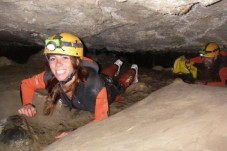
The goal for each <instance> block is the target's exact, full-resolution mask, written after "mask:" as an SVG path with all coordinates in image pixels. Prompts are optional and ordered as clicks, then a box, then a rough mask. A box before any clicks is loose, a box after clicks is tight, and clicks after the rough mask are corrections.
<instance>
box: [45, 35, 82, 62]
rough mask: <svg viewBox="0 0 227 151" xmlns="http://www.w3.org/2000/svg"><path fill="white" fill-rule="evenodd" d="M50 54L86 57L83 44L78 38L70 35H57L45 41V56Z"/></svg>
mask: <svg viewBox="0 0 227 151" xmlns="http://www.w3.org/2000/svg"><path fill="white" fill-rule="evenodd" d="M48 54H62V55H69V56H75V57H80V58H82V57H83V55H84V49H83V44H82V42H81V40H80V39H79V38H78V37H76V36H74V35H72V34H70V33H60V34H55V35H53V36H50V37H48V38H47V39H46V40H45V49H44V55H48Z"/></svg>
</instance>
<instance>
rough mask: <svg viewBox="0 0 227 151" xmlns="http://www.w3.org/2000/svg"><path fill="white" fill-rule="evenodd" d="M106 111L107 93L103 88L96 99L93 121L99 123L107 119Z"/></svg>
mask: <svg viewBox="0 0 227 151" xmlns="http://www.w3.org/2000/svg"><path fill="white" fill-rule="evenodd" d="M108 109H109V107H108V99H107V91H106V87H104V88H102V90H101V91H100V92H99V93H98V95H97V97H96V105H95V113H94V114H95V115H94V116H95V119H94V121H99V120H102V119H105V118H107V117H108Z"/></svg>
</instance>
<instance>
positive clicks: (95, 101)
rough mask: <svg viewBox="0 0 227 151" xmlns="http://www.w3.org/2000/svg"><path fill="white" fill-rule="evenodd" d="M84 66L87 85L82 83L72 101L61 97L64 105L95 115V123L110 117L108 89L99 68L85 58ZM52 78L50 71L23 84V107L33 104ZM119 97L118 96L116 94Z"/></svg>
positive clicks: (25, 80)
mask: <svg viewBox="0 0 227 151" xmlns="http://www.w3.org/2000/svg"><path fill="white" fill-rule="evenodd" d="M82 65H83V66H85V67H86V68H87V69H88V71H89V76H88V78H87V81H86V82H85V83H80V84H79V85H78V87H77V89H76V91H75V92H74V96H73V97H72V99H71V100H70V99H69V98H68V97H67V95H66V94H65V93H62V94H61V95H60V99H61V101H62V103H64V104H66V105H67V106H69V107H70V108H77V109H81V110H86V111H90V112H92V113H94V118H95V119H94V121H98V120H101V119H104V118H107V117H108V109H109V104H108V96H107V89H106V86H105V83H104V80H103V78H102V76H100V74H99V73H98V66H97V64H96V63H94V62H91V61H90V60H89V59H87V58H83V60H82ZM51 77H52V73H51V72H50V71H44V72H42V73H39V74H37V75H34V76H33V77H31V78H28V79H24V80H23V81H22V83H21V95H22V101H23V105H26V104H29V103H32V100H33V95H34V92H35V90H38V89H45V87H46V85H47V81H48V80H49V79H50V78H51ZM116 95H117V94H116Z"/></svg>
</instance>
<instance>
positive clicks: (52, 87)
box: [44, 56, 89, 115]
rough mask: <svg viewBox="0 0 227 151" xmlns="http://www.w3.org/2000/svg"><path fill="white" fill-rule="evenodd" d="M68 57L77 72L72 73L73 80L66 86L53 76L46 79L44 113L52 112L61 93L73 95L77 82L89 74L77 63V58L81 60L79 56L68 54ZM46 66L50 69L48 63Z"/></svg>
mask: <svg viewBox="0 0 227 151" xmlns="http://www.w3.org/2000/svg"><path fill="white" fill-rule="evenodd" d="M70 59H71V62H72V65H73V68H74V69H75V70H76V71H77V73H76V74H75V75H74V76H75V80H74V82H73V83H72V84H70V85H69V86H68V87H65V86H64V85H62V84H60V82H59V81H58V80H57V79H56V78H55V77H54V76H53V77H52V78H51V79H50V80H48V81H47V86H46V89H47V91H48V96H47V99H46V103H45V105H44V115H50V114H52V113H53V111H54V108H55V106H56V104H57V102H58V101H59V99H60V94H61V93H66V94H71V95H74V92H75V90H76V88H77V86H78V84H79V83H80V82H85V81H86V80H87V77H88V74H89V73H88V70H87V68H85V67H83V66H80V65H77V62H78V60H79V62H81V60H80V58H78V57H73V56H70ZM47 67H48V70H50V67H49V65H48V66H47ZM62 91H64V92H62ZM68 97H69V98H71V96H68Z"/></svg>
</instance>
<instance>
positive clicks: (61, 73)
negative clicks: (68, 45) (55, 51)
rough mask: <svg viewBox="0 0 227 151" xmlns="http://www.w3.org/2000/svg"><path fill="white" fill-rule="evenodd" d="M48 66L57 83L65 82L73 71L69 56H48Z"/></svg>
mask: <svg viewBox="0 0 227 151" xmlns="http://www.w3.org/2000/svg"><path fill="white" fill-rule="evenodd" d="M49 66H50V69H51V71H52V73H53V74H54V76H55V77H56V79H57V80H58V81H64V80H66V79H67V78H68V77H69V76H70V75H71V73H72V72H73V71H74V68H73V65H72V61H71V59H70V56H67V55H50V56H49Z"/></svg>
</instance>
